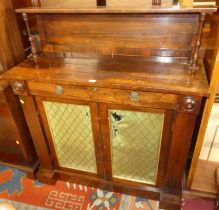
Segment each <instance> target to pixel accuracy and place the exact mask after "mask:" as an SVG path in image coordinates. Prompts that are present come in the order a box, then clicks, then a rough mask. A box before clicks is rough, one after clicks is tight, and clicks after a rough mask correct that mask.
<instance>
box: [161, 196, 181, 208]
mask: <svg viewBox="0 0 219 210" xmlns="http://www.w3.org/2000/svg"><path fill="white" fill-rule="evenodd" d="M181 205H182V197H181V196H180V195H173V194H168V193H165V192H162V193H161V194H160V204H159V208H160V209H165V210H181Z"/></svg>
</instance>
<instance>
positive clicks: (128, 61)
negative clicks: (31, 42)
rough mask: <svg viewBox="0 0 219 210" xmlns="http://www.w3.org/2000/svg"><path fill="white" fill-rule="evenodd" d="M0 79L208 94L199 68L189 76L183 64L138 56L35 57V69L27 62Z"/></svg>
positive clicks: (204, 79)
mask: <svg viewBox="0 0 219 210" xmlns="http://www.w3.org/2000/svg"><path fill="white" fill-rule="evenodd" d="M0 79H5V80H32V81H41V82H53V83H58V84H71V85H86V86H95V87H110V88H119V89H129V90H139V91H153V92H163V93H176V94H189V95H199V96H208V95H209V86H208V82H207V78H206V75H205V71H204V67H203V65H201V66H200V69H199V70H198V71H197V72H196V73H195V74H194V75H190V74H189V73H188V68H187V65H184V64H180V63H159V62H153V61H149V60H148V59H146V58H144V57H138V56H133V57H132V56H131V57H130V56H114V57H113V58H112V57H111V56H97V57H92V58H87V57H84V56H82V57H81V56H76V57H75V58H57V57H53V56H52V57H50V58H49V57H45V56H42V57H41V56H39V57H38V65H37V66H36V64H35V63H34V62H33V61H32V60H31V59H28V60H26V61H24V62H22V63H21V64H19V65H18V66H15V67H13V68H12V69H10V70H9V71H7V72H5V73H4V74H3V75H0Z"/></svg>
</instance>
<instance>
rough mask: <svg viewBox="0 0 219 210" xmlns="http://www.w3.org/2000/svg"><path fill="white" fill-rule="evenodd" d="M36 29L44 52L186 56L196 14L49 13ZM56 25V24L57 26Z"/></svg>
mask: <svg viewBox="0 0 219 210" xmlns="http://www.w3.org/2000/svg"><path fill="white" fill-rule="evenodd" d="M42 17H43V20H44V24H43V26H41V27H39V28H40V29H41V28H42V27H43V28H44V31H43V30H39V31H40V32H41V33H40V36H41V37H42V40H45V43H44V44H45V46H43V49H44V50H45V51H48V52H80V53H81V52H85V53H100V54H105V55H144V56H162V57H165V56H166V57H171V56H172V57H184V58H185V57H190V55H191V51H192V45H194V44H195V43H196V40H195V38H196V36H197V31H198V25H197V22H198V20H199V15H198V14H183V15H182V14H178V15H176V14H169V15H168V16H166V15H164V14H146V15H143V14H131V15H130V14H49V15H43V16H42ZM57 25H59V27H57Z"/></svg>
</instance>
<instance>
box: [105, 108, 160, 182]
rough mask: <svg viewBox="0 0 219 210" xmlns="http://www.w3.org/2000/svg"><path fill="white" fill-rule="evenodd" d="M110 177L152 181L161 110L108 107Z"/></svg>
mask: <svg viewBox="0 0 219 210" xmlns="http://www.w3.org/2000/svg"><path fill="white" fill-rule="evenodd" d="M109 114H110V124H111V140H112V168H113V177H117V178H122V179H128V180H133V181H138V182H145V183H151V184H155V183H156V177H157V168H158V162H159V158H158V156H159V152H160V143H161V135H162V127H163V119H164V114H162V113H149V112H132V111H122V110H109Z"/></svg>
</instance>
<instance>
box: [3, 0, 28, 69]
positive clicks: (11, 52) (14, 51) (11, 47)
mask: <svg viewBox="0 0 219 210" xmlns="http://www.w3.org/2000/svg"><path fill="white" fill-rule="evenodd" d="M0 34H1V36H0V46H1V47H0V63H1V65H2V67H3V70H7V69H9V68H11V67H12V66H14V65H15V64H17V63H19V62H21V61H22V60H23V59H24V52H23V45H22V41H21V36H20V33H19V29H18V26H17V22H16V16H15V13H14V8H13V5H12V2H11V0H1V1H0Z"/></svg>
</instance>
